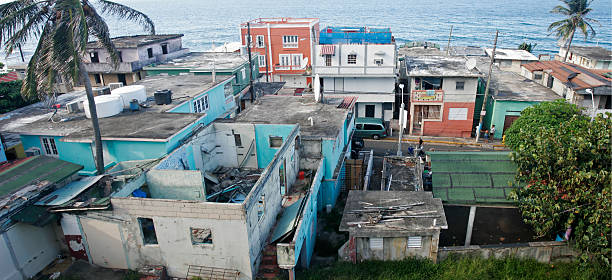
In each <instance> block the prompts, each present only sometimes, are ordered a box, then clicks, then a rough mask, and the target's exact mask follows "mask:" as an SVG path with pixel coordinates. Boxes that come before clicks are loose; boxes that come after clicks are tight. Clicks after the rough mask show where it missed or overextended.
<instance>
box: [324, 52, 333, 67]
mask: <svg viewBox="0 0 612 280" xmlns="http://www.w3.org/2000/svg"><path fill="white" fill-rule="evenodd" d="M325 66H332V56H331V54H326V55H325Z"/></svg>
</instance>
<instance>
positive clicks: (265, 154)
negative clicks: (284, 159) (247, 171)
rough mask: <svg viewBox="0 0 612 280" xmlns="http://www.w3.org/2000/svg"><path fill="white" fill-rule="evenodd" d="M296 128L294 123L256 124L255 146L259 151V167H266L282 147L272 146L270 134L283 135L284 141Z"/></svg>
mask: <svg viewBox="0 0 612 280" xmlns="http://www.w3.org/2000/svg"><path fill="white" fill-rule="evenodd" d="M293 128H295V125H293V124H256V125H255V147H256V149H257V150H256V151H257V167H258V168H266V167H267V166H268V164H270V162H271V161H272V159H273V158H274V155H275V154H276V152H277V151H278V150H279V149H280V148H271V147H270V136H280V137H283V142H285V141H286V140H287V136H289V134H290V133H291V131H292V130H293Z"/></svg>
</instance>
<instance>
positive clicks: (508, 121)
mask: <svg viewBox="0 0 612 280" xmlns="http://www.w3.org/2000/svg"><path fill="white" fill-rule="evenodd" d="M518 118H519V116H506V118H505V119H504V131H503V133H506V130H507V129H508V128H510V126H511V125H512V123H513V122H514V121H515V120H516V119H518Z"/></svg>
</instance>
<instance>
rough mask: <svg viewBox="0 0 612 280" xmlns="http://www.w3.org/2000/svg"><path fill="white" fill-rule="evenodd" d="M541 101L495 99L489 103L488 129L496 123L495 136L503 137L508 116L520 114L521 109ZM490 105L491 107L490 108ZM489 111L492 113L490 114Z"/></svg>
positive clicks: (497, 137)
mask: <svg viewBox="0 0 612 280" xmlns="http://www.w3.org/2000/svg"><path fill="white" fill-rule="evenodd" d="M538 103H540V102H532V101H503V100H502V101H493V102H491V104H487V105H490V106H487V120H488V122H487V123H486V129H490V128H491V126H492V125H495V128H496V131H495V135H494V137H493V138H496V139H501V138H502V135H503V133H504V132H503V130H504V122H505V120H506V116H520V115H521V111H523V110H525V108H527V107H529V106H532V105H535V104H538ZM489 107H490V108H489ZM489 113H491V115H490V116H489Z"/></svg>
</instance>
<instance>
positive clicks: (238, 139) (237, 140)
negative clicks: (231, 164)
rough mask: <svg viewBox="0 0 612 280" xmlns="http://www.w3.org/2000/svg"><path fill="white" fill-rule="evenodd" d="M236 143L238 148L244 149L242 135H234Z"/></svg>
mask: <svg viewBox="0 0 612 280" xmlns="http://www.w3.org/2000/svg"><path fill="white" fill-rule="evenodd" d="M234 143H235V144H236V147H242V139H241V138H240V134H234Z"/></svg>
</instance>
